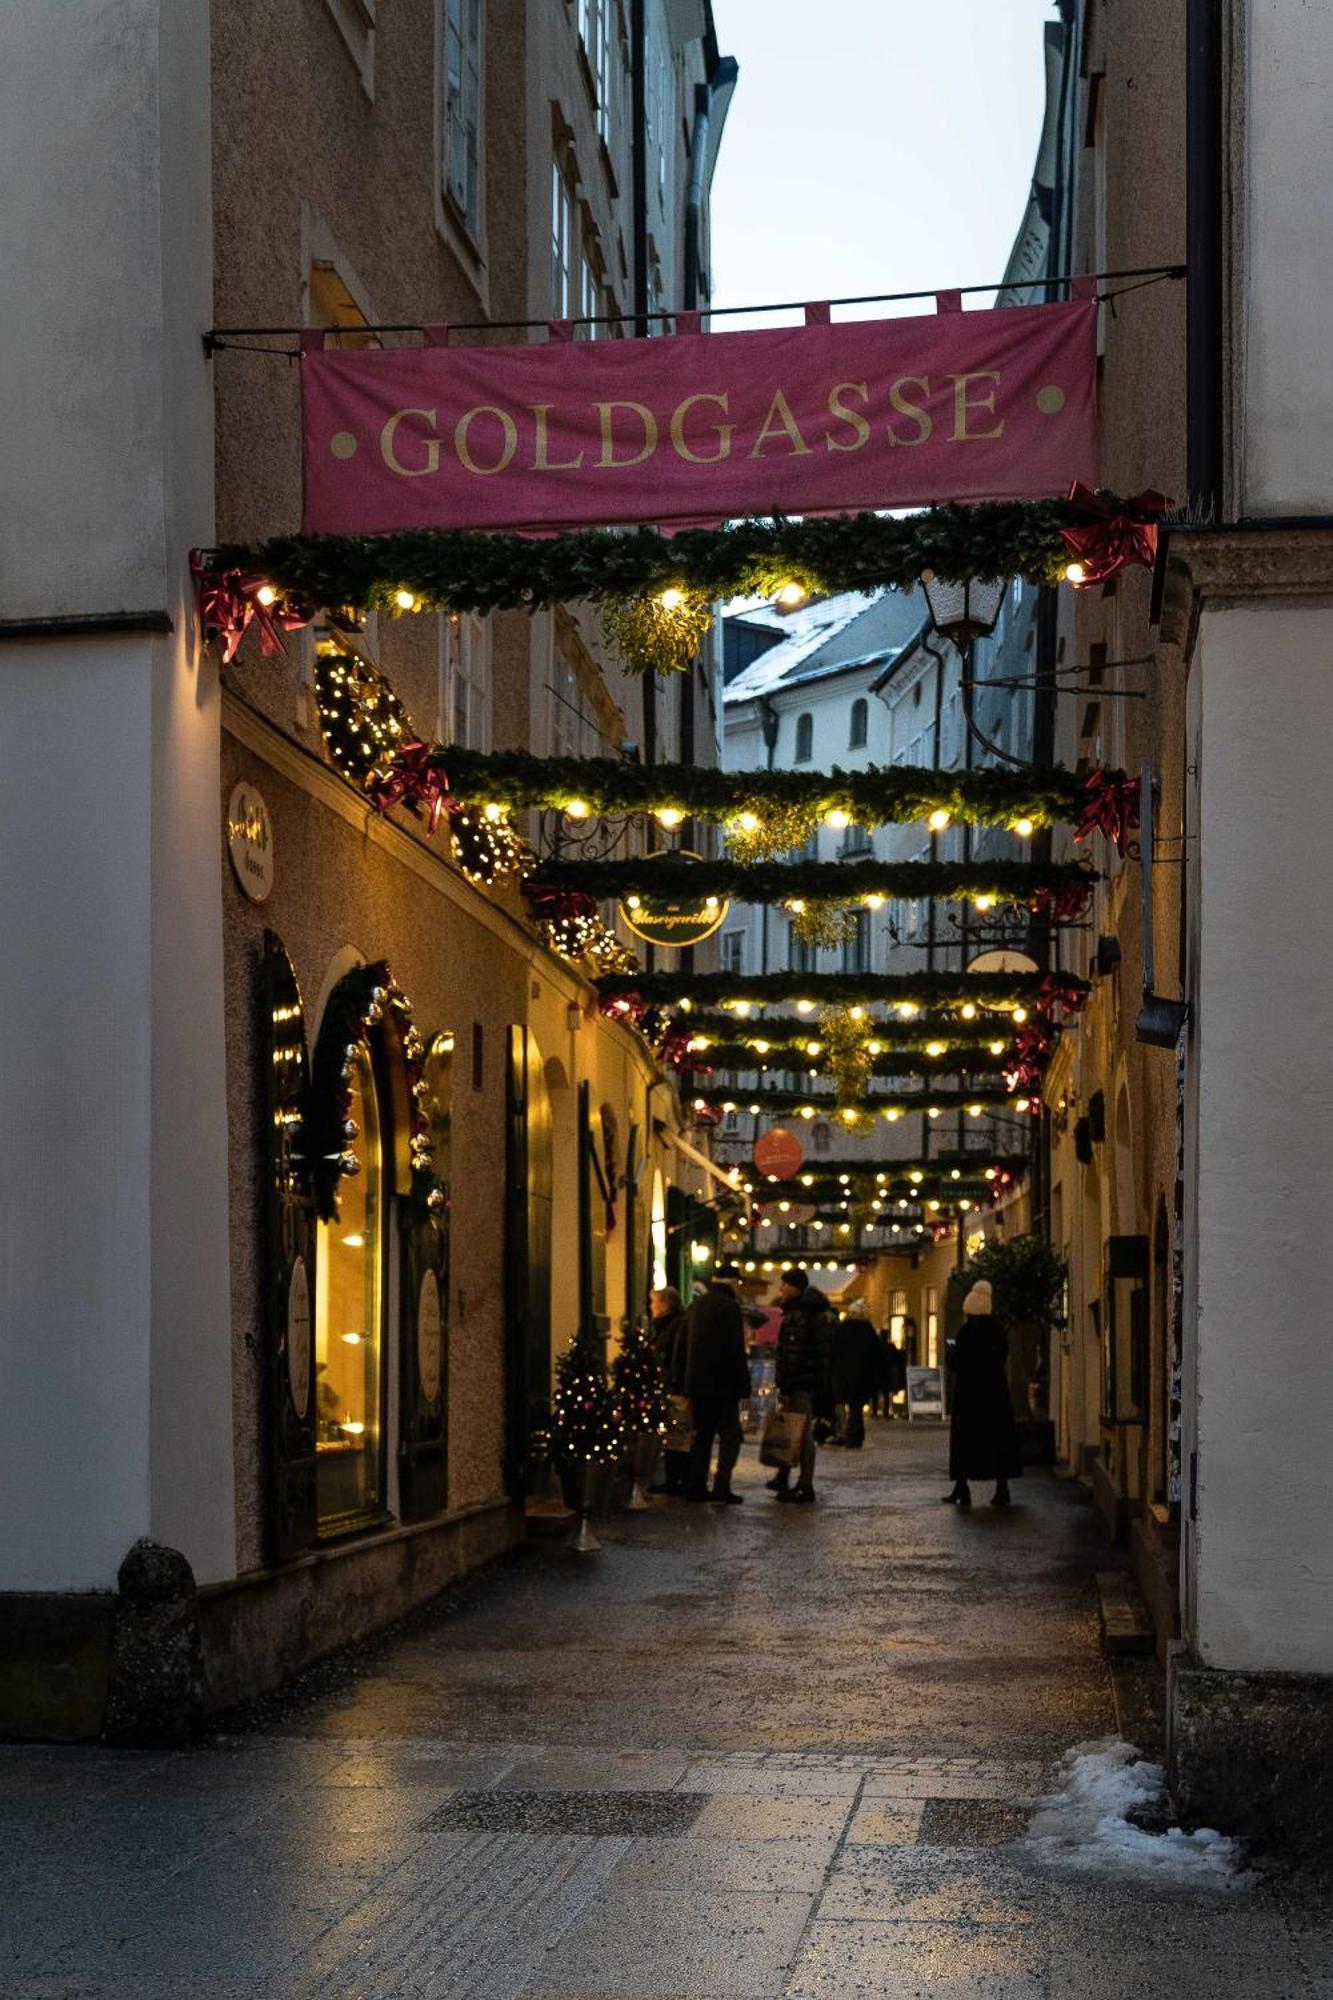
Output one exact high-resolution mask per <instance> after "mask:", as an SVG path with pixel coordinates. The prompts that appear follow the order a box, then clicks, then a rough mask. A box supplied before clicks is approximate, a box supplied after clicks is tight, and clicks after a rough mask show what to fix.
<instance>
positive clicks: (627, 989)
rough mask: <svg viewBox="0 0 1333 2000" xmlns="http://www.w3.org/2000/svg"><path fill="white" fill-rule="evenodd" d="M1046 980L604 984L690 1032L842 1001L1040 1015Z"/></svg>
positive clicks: (612, 980)
mask: <svg viewBox="0 0 1333 2000" xmlns="http://www.w3.org/2000/svg"><path fill="white" fill-rule="evenodd" d="M1045 978H1046V975H1045V974H1044V973H1040V972H637V973H620V974H615V975H612V976H610V977H607V978H603V979H599V980H598V981H597V985H598V988H599V990H600V991H601V992H602V993H603V994H604V995H605V996H607V997H608V998H613V997H614V996H615V995H617V994H624V995H626V996H627V997H628V996H630V995H633V996H634V998H635V999H637V1000H638V1001H640V1002H642V1003H644V1004H645V1005H648V1006H664V1007H676V1008H679V1009H680V1010H681V1011H682V1012H684V1013H685V1015H686V1022H685V1025H688V1024H689V1019H688V1017H689V1010H690V1009H691V1008H693V1007H695V1006H698V1007H703V1008H707V1007H719V1006H726V1005H728V1004H730V1005H732V1006H737V1005H740V1006H756V1007H763V1006H770V1005H772V1004H774V1003H776V1002H781V1001H784V1000H791V1001H794V1002H796V1003H797V1005H798V1006H799V1004H800V1002H801V1001H802V1000H804V1001H805V1002H806V1004H807V1005H808V1006H810V1007H811V1008H812V1009H813V1008H814V1007H816V1006H825V1005H837V1004H839V1003H841V1002H842V1001H844V1000H846V1001H858V1000H859V1001H865V1002H869V1003H879V1004H883V1005H885V1006H890V1007H891V1006H906V1005H912V1006H918V1007H923V1008H936V1009H940V1010H943V1009H946V1008H952V1009H956V1008H961V1007H966V1006H976V1007H989V1008H993V1009H996V1010H999V1011H1003V1010H1005V1009H1012V1008H1014V1007H1033V1008H1035V1007H1036V1005H1037V1004H1038V1002H1039V1001H1040V999H1041V995H1042V987H1043V984H1044V982H1045ZM1065 984H1066V985H1067V987H1068V988H1069V990H1070V992H1071V993H1075V994H1085V993H1087V992H1088V990H1089V989H1088V982H1087V981H1086V980H1085V979H1073V978H1069V979H1067V980H1066V981H1065Z"/></svg>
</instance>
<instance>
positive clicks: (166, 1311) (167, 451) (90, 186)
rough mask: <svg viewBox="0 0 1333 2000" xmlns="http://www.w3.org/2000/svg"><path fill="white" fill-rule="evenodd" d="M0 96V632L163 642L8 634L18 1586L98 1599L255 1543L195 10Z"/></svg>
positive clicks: (70, 57)
mask: <svg viewBox="0 0 1333 2000" xmlns="http://www.w3.org/2000/svg"><path fill="white" fill-rule="evenodd" d="M4 76H5V80H6V98H7V102H6V103H5V105H4V107H3V110H0V177H2V178H3V180H4V183H5V185H6V187H7V188H8V189H9V190H10V193H11V195H12V197H13V199H12V200H11V201H10V202H9V203H8V209H9V215H10V220H11V222H12V223H17V225H18V227H19V229H20V230H21V231H22V232H23V235H22V236H21V238H20V242H19V243H18V244H17V245H15V246H13V251H12V254H11V257H10V259H9V263H10V268H11V269H14V270H19V269H22V270H24V271H25V272H27V271H28V270H30V269H32V270H35V282H34V283H33V284H32V285H31V286H28V285H21V286H19V287H18V288H17V291H16V294H15V311H14V313H13V314H12V315H11V318H10V321H9V323H8V325H9V332H10V333H12V344H9V345H7V347H6V350H5V353H4V356H3V360H2V362H0V385H2V394H3V407H4V410H5V411H6V412H8V413H10V421H9V424H8V431H7V438H6V447H7V448H6V454H5V458H4V465H5V466H6V467H8V468H9V470H8V471H7V472H5V471H0V481H8V482H10V483H9V484H8V486H7V487H6V486H5V485H2V484H0V517H3V519H4V520H5V524H6V544H7V546H6V550H5V553H4V555H3V557H0V563H3V565H4V570H3V598H2V601H0V617H4V618H9V619H14V618H17V617H20V616H21V617H24V618H27V619H33V620H38V619H45V620H57V619H59V618H61V617H62V616H68V615H69V614H72V613H94V614H107V613H112V612H125V611H165V612H166V613H167V615H168V617H169V619H170V621H171V627H172V629H171V631H170V632H169V633H154V632H150V631H147V630H137V631H130V632H125V633H123V634H119V635H115V636H105V635H101V636H99V635H97V634H94V633H88V634H80V633H77V632H73V631H68V630H66V631H63V632H61V631H56V632H52V633H49V634H48V635H47V636H41V637H31V636H28V637H23V638H20V637H17V636H15V635H13V634H12V633H11V634H10V635H9V636H8V637H6V636H5V634H4V632H3V628H0V840H2V841H3V852H4V856H5V865H4V868H3V870H0V936H3V938H4V940H5V950H4V953H3V955H2V957H0V1018H3V1019H4V1021H5V1023H6V1028H7V1035H8V1059H7V1060H6V1062H5V1063H4V1064H2V1065H0V1121H3V1129H4V1130H5V1131H6V1133H7V1134H8V1137H9V1143H8V1145H7V1148H6V1154H5V1164H4V1169H3V1182H4V1189H3V1198H0V1272H2V1273H3V1303H2V1306H0V1310H2V1311H3V1316H4V1324H5V1343H4V1371H5V1372H4V1393H3V1395H0V1463H2V1464H3V1465H4V1467H5V1494H6V1510H5V1511H6V1533H5V1535H4V1537H3V1538H0V1590H3V1589H10V1590H15V1589H27V1590H60V1589H83V1588H90V1587H99V1586H100V1587H105V1586H107V1585H110V1584H111V1583H113V1582H114V1579H115V1571H116V1568H117V1565H118V1564H119V1562H120V1560H121V1558H122V1557H123V1556H124V1554H125V1552H126V1550H127V1548H128V1547H129V1545H130V1543H131V1542H132V1541H133V1540H134V1539H135V1537H136V1536H138V1535H142V1534H153V1535H155V1536H156V1537H157V1538H158V1539H159V1540H162V1541H164V1542H168V1543H170V1544H171V1545H173V1546H175V1547H177V1548H180V1549H181V1550H183V1551H184V1553H185V1554H186V1555H187V1556H188V1557H189V1559H190V1561H191V1562H192V1563H193V1564H194V1567H195V1571H196V1574H197V1575H198V1576H199V1578H200V1580H201V1581H209V1580H214V1579H217V1578H220V1577H224V1576H226V1575H229V1574H231V1573H232V1571H233V1570H234V1566H235V1526H234V1518H233V1474H232V1449H233V1446H232V1416H231V1351H230V1330H229V1311H228V1264H227V1236H226V1222H227V1181H226V1159H227V1149H226V1118H225V1097H224V1089H223V1080H224V1079H223V1033H222V944H221V897H220V886H221V883H220V877H221V868H222V855H221V808H220V802H219V797H218V785H219V776H218V757H219V730H218V713H217V703H218V690H217V677H216V672H215V670H214V668H213V666H212V664H211V662H210V661H208V660H207V659H205V658H202V657H201V656H200V655H199V653H198V650H197V645H196V634H195V629H194V618H193V601H192V592H191V588H190V584H189V577H188V554H189V550H190V548H191V546H192V545H193V544H196V543H207V542H208V541H209V540H210V539H211V537H212V531H213V513H212V480H213V466H212V401H211V390H210V384H209V376H208V369H207V364H206V363H205V361H204V359H203V355H202V349H201V345H200V334H201V333H202V331H203V330H204V328H205V327H206V326H207V325H208V323H209V321H210V319H211V316H212V264H211V222H210V201H209V189H210V172H211V168H210V150H209V97H208V19H207V7H206V5H205V0H115V4H111V5H108V4H105V0H88V3H87V4H82V0H80V4H73V0H71V4H67V5H62V6H61V7H58V8H53V7H51V6H49V5H44V4H42V0H23V4H20V5H18V6H16V7H15V8H13V9H11V10H10V16H9V17H8V18H7V20H6V62H5V65H4ZM25 242H26V243H27V245H28V246H29V247H30V248H33V247H34V246H35V250H34V255H30V256H24V255H22V254H21V252H22V250H23V247H24V244H25ZM48 253H49V254H48ZM62 746H64V750H63V752H62ZM57 753H60V754H63V755H65V757H66V761H65V763H63V764H60V763H57V762H55V761H53V760H54V759H55V758H56V757H57Z"/></svg>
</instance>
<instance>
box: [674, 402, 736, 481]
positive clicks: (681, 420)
mask: <svg viewBox="0 0 1333 2000" xmlns="http://www.w3.org/2000/svg"><path fill="white" fill-rule="evenodd" d="M696 403H716V405H717V407H718V409H719V410H721V412H722V414H723V416H724V417H726V416H730V414H731V411H730V408H729V406H728V403H727V398H726V397H725V396H708V395H698V396H687V397H686V398H685V401H684V402H683V403H677V405H676V407H675V409H674V410H673V411H672V413H671V442H672V444H673V445H674V446H675V448H676V451H677V453H678V454H679V456H680V457H681V458H687V459H688V460H689V461H690V464H691V465H716V464H717V462H718V460H719V459H720V458H730V456H731V434H732V432H733V431H734V430H735V428H736V426H735V425H734V424H712V425H710V426H709V428H710V429H711V430H712V431H713V432H714V433H715V435H716V437H717V450H716V451H713V452H702V451H691V449H690V447H689V445H688V444H687V443H686V441H685V417H686V414H687V412H688V411H690V410H691V409H693V407H694V405H695V404H696Z"/></svg>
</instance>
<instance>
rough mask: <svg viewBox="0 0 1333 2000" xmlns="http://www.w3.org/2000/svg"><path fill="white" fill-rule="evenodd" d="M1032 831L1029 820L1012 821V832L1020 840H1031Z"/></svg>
mask: <svg viewBox="0 0 1333 2000" xmlns="http://www.w3.org/2000/svg"><path fill="white" fill-rule="evenodd" d="M1034 831H1035V829H1034V827H1033V824H1032V821H1031V820H1030V819H1016V820H1015V821H1014V832H1015V833H1016V834H1017V835H1018V837H1019V839H1020V840H1031V838H1032V835H1033V832H1034Z"/></svg>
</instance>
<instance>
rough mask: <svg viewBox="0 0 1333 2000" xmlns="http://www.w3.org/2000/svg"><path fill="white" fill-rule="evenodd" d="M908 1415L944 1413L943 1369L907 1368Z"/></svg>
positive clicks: (925, 1415)
mask: <svg viewBox="0 0 1333 2000" xmlns="http://www.w3.org/2000/svg"><path fill="white" fill-rule="evenodd" d="M907 1414H908V1417H909V1418H911V1417H942V1416H943V1415H944V1370H943V1369H942V1368H909V1369H908V1371H907Z"/></svg>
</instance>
